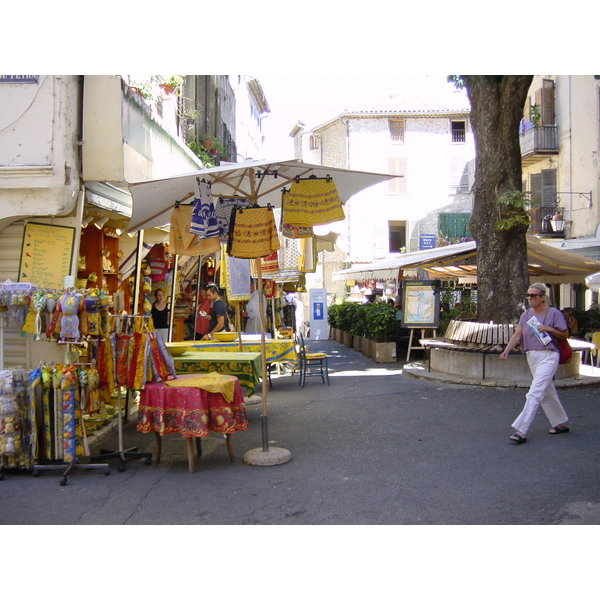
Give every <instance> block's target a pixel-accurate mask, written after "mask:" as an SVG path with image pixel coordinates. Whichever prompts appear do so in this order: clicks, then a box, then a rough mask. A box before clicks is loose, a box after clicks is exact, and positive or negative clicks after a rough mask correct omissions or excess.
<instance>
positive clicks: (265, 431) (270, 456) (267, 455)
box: [244, 258, 292, 467]
mask: <svg viewBox="0 0 600 600" xmlns="http://www.w3.org/2000/svg"><path fill="white" fill-rule="evenodd" d="M255 260H256V272H257V275H258V302H259V304H258V312H259V315H260V347H261V354H262V360H261V367H262V416H261V418H260V423H261V433H262V448H255V449H254V450H249V451H248V452H246V454H244V462H245V463H246V464H249V465H257V466H263V467H266V466H272V465H281V464H283V463H286V462H288V461H289V460H291V458H292V453H291V452H290V451H289V450H286V449H285V448H269V420H268V419H269V418H268V413H267V410H268V403H267V395H268V392H269V382H268V379H267V361H266V356H267V352H266V342H265V319H264V311H265V299H264V293H263V281H262V265H261V262H260V258H256V259H255Z"/></svg>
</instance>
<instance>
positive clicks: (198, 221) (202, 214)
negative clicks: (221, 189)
mask: <svg viewBox="0 0 600 600" xmlns="http://www.w3.org/2000/svg"><path fill="white" fill-rule="evenodd" d="M190 233H194V234H196V235H197V236H198V238H199V239H207V238H214V237H218V236H219V223H218V221H217V215H216V213H215V204H214V202H213V197H212V192H211V189H210V185H209V184H208V183H205V182H203V181H199V180H198V179H196V195H195V196H194V203H193V205H192V217H191V220H190Z"/></svg>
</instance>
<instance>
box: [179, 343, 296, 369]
mask: <svg viewBox="0 0 600 600" xmlns="http://www.w3.org/2000/svg"><path fill="white" fill-rule="evenodd" d="M191 344H192V348H191V350H192V351H194V352H215V351H218V352H239V351H240V345H239V342H213V341H209V342H191ZM242 351H243V352H262V347H261V343H260V340H252V341H246V340H242ZM265 351H266V356H265V360H266V361H267V362H268V363H276V362H287V363H297V362H298V356H297V355H296V343H295V342H294V340H265ZM186 356H187V354H186Z"/></svg>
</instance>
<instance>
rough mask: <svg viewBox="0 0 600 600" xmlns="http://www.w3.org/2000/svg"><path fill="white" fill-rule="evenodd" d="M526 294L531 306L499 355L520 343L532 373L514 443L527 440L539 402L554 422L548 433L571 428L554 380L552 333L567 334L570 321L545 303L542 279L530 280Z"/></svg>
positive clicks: (555, 362) (503, 356)
mask: <svg viewBox="0 0 600 600" xmlns="http://www.w3.org/2000/svg"><path fill="white" fill-rule="evenodd" d="M525 297H526V298H527V300H528V301H529V309H528V310H526V311H525V312H524V313H523V314H522V315H521V319H520V320H519V325H518V326H517V329H516V330H515V332H514V333H513V335H512V337H511V338H510V340H509V342H508V344H507V345H506V348H505V349H504V352H502V354H500V358H501V359H502V360H506V359H507V357H508V355H509V353H510V352H511V350H513V349H514V348H515V347H516V346H517V345H518V344H519V343H520V344H521V352H523V353H524V354H526V356H527V363H528V364H529V368H530V369H531V374H532V376H533V381H532V382H531V387H530V388H529V392H528V393H527V395H526V398H527V400H526V402H525V407H524V408H523V410H522V412H521V414H520V415H519V416H518V417H517V419H516V420H515V422H514V423H513V424H512V426H513V427H514V428H515V430H516V431H515V433H513V434H512V435H511V436H510V438H509V439H510V440H511V441H512V442H514V443H515V444H523V443H524V442H526V441H527V431H528V430H529V426H530V425H531V423H532V421H533V419H534V417H535V414H536V412H537V409H538V407H539V406H540V405H541V406H542V408H543V409H544V412H545V413H546V416H547V417H548V420H549V421H550V425H552V429H550V431H549V432H548V433H551V434H557V433H567V432H568V431H569V428H568V427H567V421H568V417H567V414H566V413H565V410H564V408H563V407H562V404H561V403H560V400H559V399H558V394H557V393H556V388H555V387H554V381H553V380H554V375H555V373H556V371H557V369H558V360H559V353H558V348H557V347H556V345H555V344H554V343H553V341H552V336H554V337H555V338H557V339H559V340H564V339H566V338H567V337H568V335H569V331H568V329H567V324H566V322H565V318H564V316H563V314H562V313H561V312H560V311H559V310H558V309H556V308H552V307H550V306H546V304H545V299H546V286H545V285H544V284H543V283H533V284H531V285H530V286H529V289H528V290H527V294H525ZM534 317H535V319H534Z"/></svg>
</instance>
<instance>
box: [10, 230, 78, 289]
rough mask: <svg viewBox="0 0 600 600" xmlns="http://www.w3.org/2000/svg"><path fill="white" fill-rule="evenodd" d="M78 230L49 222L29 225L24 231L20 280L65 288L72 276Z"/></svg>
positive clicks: (48, 286) (51, 287) (43, 285)
mask: <svg viewBox="0 0 600 600" xmlns="http://www.w3.org/2000/svg"><path fill="white" fill-rule="evenodd" d="M75 231H76V230H75V228H74V227H65V226H64V225H49V224H46V223H26V224H25V231H24V232H23V246H22V248H21V262H20V265H19V281H29V282H31V283H34V284H35V285H38V286H41V287H45V288H50V289H62V288H63V287H64V279H65V276H66V275H69V274H70V273H71V265H72V263H73V249H74V244H75Z"/></svg>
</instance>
